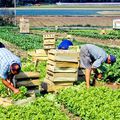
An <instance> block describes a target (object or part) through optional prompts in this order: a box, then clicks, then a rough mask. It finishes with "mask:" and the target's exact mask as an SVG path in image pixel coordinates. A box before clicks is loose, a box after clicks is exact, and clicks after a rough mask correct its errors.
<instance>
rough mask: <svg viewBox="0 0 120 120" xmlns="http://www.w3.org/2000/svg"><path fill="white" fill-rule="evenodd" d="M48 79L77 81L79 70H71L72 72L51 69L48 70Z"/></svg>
mask: <svg viewBox="0 0 120 120" xmlns="http://www.w3.org/2000/svg"><path fill="white" fill-rule="evenodd" d="M46 79H49V80H51V81H54V82H60V81H66V82H67V81H76V80H77V72H74V73H73V72H72V73H71V72H70V73H61V72H60V73H54V72H51V71H49V70H48V71H47V74H46Z"/></svg>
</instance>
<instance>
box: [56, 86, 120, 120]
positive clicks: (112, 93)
mask: <svg viewBox="0 0 120 120" xmlns="http://www.w3.org/2000/svg"><path fill="white" fill-rule="evenodd" d="M57 100H58V102H59V103H61V104H63V105H64V106H65V107H66V108H67V109H68V110H69V111H70V112H72V113H74V114H75V115H77V116H79V117H81V119H82V120H119V119H120V113H119V111H120V90H112V89H110V88H107V87H91V88H90V89H86V87H85V85H83V84H82V85H81V86H74V87H71V88H67V89H65V90H62V91H61V92H59V94H58V96H57Z"/></svg>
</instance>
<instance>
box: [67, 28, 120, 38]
mask: <svg viewBox="0 0 120 120" xmlns="http://www.w3.org/2000/svg"><path fill="white" fill-rule="evenodd" d="M68 34H72V35H76V36H82V37H90V38H97V39H103V40H104V39H120V31H114V30H109V31H106V34H101V31H100V30H71V31H68Z"/></svg>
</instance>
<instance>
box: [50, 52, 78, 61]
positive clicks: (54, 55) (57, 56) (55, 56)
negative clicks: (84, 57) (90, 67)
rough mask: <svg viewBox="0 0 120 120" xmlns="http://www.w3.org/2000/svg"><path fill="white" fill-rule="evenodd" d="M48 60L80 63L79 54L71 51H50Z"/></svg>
mask: <svg viewBox="0 0 120 120" xmlns="http://www.w3.org/2000/svg"><path fill="white" fill-rule="evenodd" d="M48 59H50V60H53V61H64V62H65V61H68V62H78V54H77V52H75V51H71V50H50V51H49V52H48Z"/></svg>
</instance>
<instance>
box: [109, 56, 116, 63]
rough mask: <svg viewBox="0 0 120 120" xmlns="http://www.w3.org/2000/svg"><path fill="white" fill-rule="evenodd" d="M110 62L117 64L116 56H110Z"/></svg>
mask: <svg viewBox="0 0 120 120" xmlns="http://www.w3.org/2000/svg"><path fill="white" fill-rule="evenodd" d="M110 60H111V63H114V62H116V57H115V56H114V55H110Z"/></svg>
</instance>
